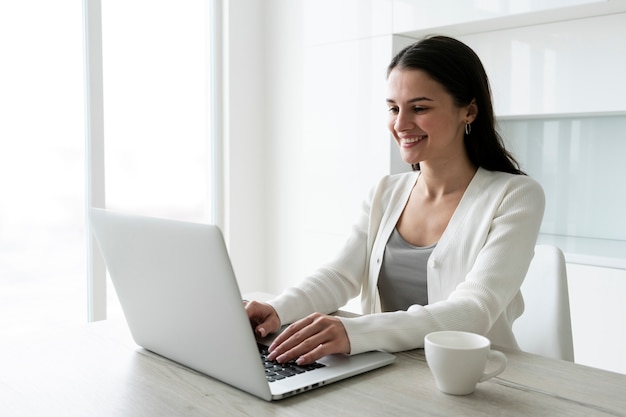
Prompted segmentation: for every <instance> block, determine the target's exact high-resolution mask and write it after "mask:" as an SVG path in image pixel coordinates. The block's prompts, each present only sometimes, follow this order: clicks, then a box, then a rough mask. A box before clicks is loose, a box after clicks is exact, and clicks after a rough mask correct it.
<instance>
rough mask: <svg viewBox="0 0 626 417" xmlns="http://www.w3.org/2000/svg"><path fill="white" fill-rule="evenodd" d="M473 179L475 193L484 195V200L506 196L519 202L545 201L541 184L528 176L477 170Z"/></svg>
mask: <svg viewBox="0 0 626 417" xmlns="http://www.w3.org/2000/svg"><path fill="white" fill-rule="evenodd" d="M475 179H476V185H477V192H479V193H481V194H484V196H483V197H484V198H491V197H490V196H495V195H500V196H501V197H504V196H505V195H507V196H510V197H514V198H518V199H521V200H534V201H535V202H537V203H539V202H541V201H543V200H545V193H544V191H543V187H542V186H541V184H540V183H539V182H538V181H537V180H535V179H534V178H532V177H531V176H528V175H524V174H511V173H508V172H501V171H488V170H486V169H482V168H479V169H478V171H477V173H476V178H475Z"/></svg>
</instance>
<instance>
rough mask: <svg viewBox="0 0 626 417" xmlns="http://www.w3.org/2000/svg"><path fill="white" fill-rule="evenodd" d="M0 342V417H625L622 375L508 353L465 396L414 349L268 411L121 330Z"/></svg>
mask: <svg viewBox="0 0 626 417" xmlns="http://www.w3.org/2000/svg"><path fill="white" fill-rule="evenodd" d="M5 339H6V338H3V339H2V340H0V410H1V411H0V414H2V415H6V416H12V417H17V416H38V415H46V416H51V415H52V416H64V417H71V416H81V417H82V416H108V417H114V416H149V417H158V416H211V415H219V416H223V415H238V416H239V415H244V416H245V415H251V416H252V415H254V416H289V417H294V416H315V417H318V416H336V415H364V416H379V415H380V416H385V417H387V416H400V415H414V416H417V415H425V416H452V415H455V416H461V415H468V416H476V415H481V416H492V415H493V416H560V415H566V416H582V417H589V416H595V415H599V416H626V376H625V375H621V374H616V373H612V372H607V371H603V370H598V369H593V368H588V367H585V366H581V365H576V364H573V363H569V362H563V361H556V360H552V359H547V358H542V357H538V356H534V355H530V354H525V353H521V352H512V351H506V354H507V357H508V366H507V369H506V370H505V371H504V372H503V373H502V374H501V375H500V376H499V377H496V378H494V379H491V380H489V381H487V382H484V383H481V384H479V385H478V388H477V389H476V391H475V392H474V393H473V394H471V395H468V396H462V397H456V396H450V395H446V394H442V393H441V392H439V391H438V390H437V388H436V386H435V382H434V380H433V377H432V375H431V373H430V371H429V369H428V366H427V364H426V361H425V359H424V355H423V350H422V349H418V350H414V351H410V352H403V353H400V354H398V355H397V356H398V360H397V361H396V363H394V364H393V365H390V366H388V367H385V368H383V369H379V370H376V371H372V372H370V373H367V374H364V375H360V376H357V377H354V378H351V379H348V380H345V381H341V382H338V383H335V384H331V385H329V386H325V387H322V388H318V389H316V390H313V391H309V392H306V393H303V394H300V395H297V396H295V397H291V398H287V399H285V400H281V401H278V402H274V403H268V402H265V401H263V400H260V399H257V398H256V397H253V396H251V395H249V394H246V393H244V392H241V391H239V390H237V389H235V388H232V387H230V386H228V385H225V384H223V383H221V382H219V381H216V380H213V379H211V378H209V377H206V376H204V375H201V374H199V373H196V372H194V371H191V370H189V369H187V368H184V367H182V366H180V365H177V364H175V363H173V362H171V361H169V360H167V359H164V358H162V357H160V356H157V355H154V354H152V353H150V352H148V351H146V350H144V349H142V348H140V347H138V346H137V345H135V344H134V343H133V341H132V339H131V338H130V335H129V333H128V330H127V328H126V324H125V323H124V322H117V321H103V322H98V323H92V324H89V325H85V326H82V327H79V328H74V329H66V330H63V331H59V332H57V333H55V334H52V335H47V336H39V337H37V338H36V339H33V340H30V341H15V340H13V341H7V340H5Z"/></svg>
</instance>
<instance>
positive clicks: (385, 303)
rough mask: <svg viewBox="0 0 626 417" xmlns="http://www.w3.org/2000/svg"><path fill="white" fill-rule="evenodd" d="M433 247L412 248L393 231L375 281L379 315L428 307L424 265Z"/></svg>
mask: <svg viewBox="0 0 626 417" xmlns="http://www.w3.org/2000/svg"><path fill="white" fill-rule="evenodd" d="M435 246H436V244H435V245H432V246H428V247H418V246H413V245H411V244H410V243H408V242H407V241H406V240H404V238H403V237H402V236H401V235H400V233H398V231H397V230H396V229H394V231H393V233H392V234H391V237H390V238H389V241H388V242H387V245H386V247H385V255H384V257H383V264H382V266H381V269H380V275H379V277H378V293H379V294H380V301H381V308H382V311H397V310H406V309H408V308H409V306H411V305H413V304H419V305H426V304H428V291H427V288H426V263H427V262H428V258H429V257H430V254H431V253H432V252H433V249H435Z"/></svg>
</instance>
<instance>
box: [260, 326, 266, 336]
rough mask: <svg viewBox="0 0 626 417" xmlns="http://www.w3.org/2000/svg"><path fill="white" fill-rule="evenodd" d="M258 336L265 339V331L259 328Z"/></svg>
mask: <svg viewBox="0 0 626 417" xmlns="http://www.w3.org/2000/svg"><path fill="white" fill-rule="evenodd" d="M259 334H260V335H261V337H265V329H264V328H262V327H261V328H260V329H259Z"/></svg>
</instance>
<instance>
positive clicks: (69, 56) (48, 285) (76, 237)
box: [0, 0, 87, 334]
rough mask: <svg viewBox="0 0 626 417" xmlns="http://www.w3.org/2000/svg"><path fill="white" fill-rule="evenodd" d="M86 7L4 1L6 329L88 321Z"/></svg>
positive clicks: (0, 29)
mask: <svg viewBox="0 0 626 417" xmlns="http://www.w3.org/2000/svg"><path fill="white" fill-rule="evenodd" d="M82 38H83V36H82V8H81V3H80V2H77V1H74V0H71V1H70V0H58V1H54V2H50V1H47V0H39V1H28V2H19V1H3V2H0V55H1V56H2V65H0V92H1V93H0V195H1V196H2V202H1V204H0V332H2V334H6V332H7V331H17V332H44V331H47V330H48V329H49V328H50V327H51V325H53V324H54V325H64V324H70V323H84V322H86V320H87V306H86V278H85V275H86V265H85V259H86V258H85V255H86V252H85V195H84V194H85V193H84V189H85V174H84V173H85V169H84V141H85V139H84V138H85V131H84V112H83V105H84V103H83V94H84V90H83V44H82Z"/></svg>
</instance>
